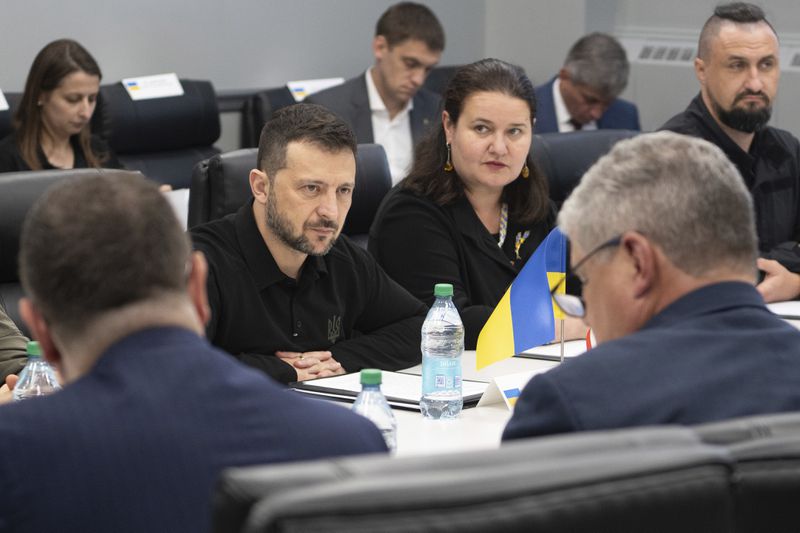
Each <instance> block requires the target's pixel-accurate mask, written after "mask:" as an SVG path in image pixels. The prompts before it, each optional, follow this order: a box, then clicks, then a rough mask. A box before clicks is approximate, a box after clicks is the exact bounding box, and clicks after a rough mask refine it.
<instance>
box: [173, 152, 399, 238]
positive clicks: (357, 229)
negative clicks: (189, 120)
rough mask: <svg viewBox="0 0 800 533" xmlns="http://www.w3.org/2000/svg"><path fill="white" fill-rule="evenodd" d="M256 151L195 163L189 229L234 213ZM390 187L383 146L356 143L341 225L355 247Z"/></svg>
mask: <svg viewBox="0 0 800 533" xmlns="http://www.w3.org/2000/svg"><path fill="white" fill-rule="evenodd" d="M257 154H258V149H257V148H243V149H241V150H235V151H233V152H227V153H224V154H219V155H216V156H214V157H212V158H210V159H208V160H206V161H201V162H200V163H198V165H197V166H196V167H195V169H194V173H193V174H192V184H191V188H190V192H189V217H188V226H189V228H192V227H194V226H196V225H198V224H202V223H204V222H208V221H209V220H215V219H217V218H221V217H223V216H225V215H227V214H229V213H234V212H236V210H237V209H239V208H240V207H241V206H242V205H243V204H244V203H245V202H246V201H247V200H248V199H249V198H250V196H251V195H250V183H249V179H248V176H249V174H250V170H251V169H253V168H255V167H256V157H257ZM391 187H392V177H391V174H390V173H389V163H388V162H387V160H386V153H385V152H384V150H383V146H381V145H379V144H359V145H358V157H357V160H356V189H355V191H353V204H352V206H351V207H350V211H349V213H348V214H347V219H346V221H345V224H344V228H342V232H343V233H344V234H345V235H347V236H348V237H350V239H351V240H353V242H355V243H356V244H358V245H359V246H361V247H363V248H366V246H367V236H368V233H369V226H370V225H371V224H372V219H373V218H374V217H375V212H376V211H377V210H378V206H379V205H380V203H381V200H382V199H383V197H384V196H385V195H386V193H387V192H389V189H390V188H391Z"/></svg>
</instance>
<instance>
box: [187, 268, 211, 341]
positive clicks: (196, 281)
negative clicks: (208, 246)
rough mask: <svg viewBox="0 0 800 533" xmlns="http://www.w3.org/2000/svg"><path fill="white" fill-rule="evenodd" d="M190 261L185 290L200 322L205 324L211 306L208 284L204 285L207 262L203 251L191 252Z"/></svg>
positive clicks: (206, 275) (206, 276)
mask: <svg viewBox="0 0 800 533" xmlns="http://www.w3.org/2000/svg"><path fill="white" fill-rule="evenodd" d="M190 261H191V263H192V271H191V272H190V273H189V280H188V282H187V284H186V290H187V292H188V294H189V299H190V300H191V302H192V305H193V306H194V309H195V311H197V318H198V319H199V320H200V324H202V325H203V326H205V325H206V324H207V323H208V321H209V319H210V318H211V307H210V306H209V305H208V286H207V285H206V281H207V279H208V263H207V262H206V258H205V256H204V255H203V252H192V256H191V259H190Z"/></svg>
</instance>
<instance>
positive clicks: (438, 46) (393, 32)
mask: <svg viewBox="0 0 800 533" xmlns="http://www.w3.org/2000/svg"><path fill="white" fill-rule="evenodd" d="M378 35H382V36H384V37H385V38H386V42H387V43H389V46H395V45H398V44H400V43H402V42H404V41H407V40H409V39H414V40H417V41H422V42H423V43H425V45H426V46H427V47H428V49H429V50H430V51H431V52H441V51H442V50H444V29H443V28H442V25H441V23H440V22H439V19H438V18H436V15H434V13H433V11H431V10H430V9H429V8H428V7H426V6H424V5H422V4H417V3H414V2H400V3H399V4H395V5H393V6H391V7H390V8H389V9H387V10H386V11H384V13H383V15H381V17H380V18H379V19H378V23H377V24H376V25H375V36H376V37H377V36H378Z"/></svg>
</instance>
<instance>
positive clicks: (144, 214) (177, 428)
mask: <svg viewBox="0 0 800 533" xmlns="http://www.w3.org/2000/svg"><path fill="white" fill-rule="evenodd" d="M20 271H21V279H22V284H23V287H24V289H25V292H26V294H27V295H28V296H29V299H23V300H22V301H21V302H20V311H21V314H22V315H23V318H24V319H25V320H26V321H27V323H28V325H29V326H30V328H31V331H32V332H33V334H34V336H35V338H36V339H37V340H38V341H39V342H40V343H41V346H42V349H43V352H44V356H45V357H46V359H47V360H49V361H50V362H51V363H52V364H54V365H55V366H56V367H58V368H59V370H60V372H61V376H62V377H63V380H64V383H65V386H64V389H63V390H61V391H60V392H57V393H55V394H53V395H52V396H48V397H44V398H34V399H30V400H23V401H21V402H18V403H14V404H8V405H4V406H2V407H0V494H2V498H0V531H17V532H41V531H60V532H78V531H81V532H82V531H115V532H141V531H154V530H158V531H170V532H181V531H186V532H197V531H201V532H202V531H208V530H209V528H210V515H211V505H210V504H211V494H212V492H213V488H214V483H215V482H216V479H217V476H218V474H219V472H220V471H221V470H222V469H223V468H225V467H227V466H234V465H248V464H256V463H270V462H281V461H294V460H304V459H312V458H318V457H324V456H332V455H333V456H336V455H345V454H353V453H365V452H379V451H383V450H385V446H384V444H383V440H382V438H381V436H380V433H379V432H378V430H377V429H376V428H375V426H374V425H372V423H371V422H369V421H368V420H366V419H364V418H361V417H358V416H356V415H354V414H352V413H350V412H348V411H347V410H346V409H342V408H341V407H339V406H336V405H332V404H327V403H322V402H319V401H314V400H310V399H306V398H301V397H298V396H297V395H295V393H292V392H289V391H286V390H284V389H283V388H281V387H280V386H278V385H277V384H276V383H274V382H273V381H271V380H270V379H268V378H267V377H265V376H264V375H263V374H261V373H259V372H256V371H254V370H251V369H248V368H247V367H245V366H243V365H241V364H240V363H238V362H236V361H235V360H234V359H233V358H231V357H230V356H229V355H227V354H225V353H223V352H220V351H218V350H216V349H214V348H213V347H211V346H210V345H209V344H208V342H206V341H205V340H204V339H203V338H202V333H203V322H204V321H205V320H206V319H207V318H208V314H209V311H208V304H207V300H206V272H207V270H206V263H205V261H204V259H203V256H202V255H201V254H200V253H192V252H191V248H190V243H189V239H188V238H187V236H186V235H185V234H184V232H183V231H182V229H181V227H180V224H179V223H178V221H177V219H176V218H175V215H174V213H173V212H172V209H171V207H170V206H169V204H168V203H167V201H166V199H165V198H164V197H163V196H162V195H161V194H160V193H159V192H158V188H157V187H156V185H154V184H152V183H150V182H147V181H146V180H145V179H143V178H139V177H136V176H129V177H114V178H113V179H110V178H108V177H105V176H102V175H97V174H93V175H86V176H83V177H80V178H78V179H76V180H69V181H66V182H64V183H62V184H60V185H57V186H56V187H54V188H52V189H50V190H49V191H48V192H47V193H46V194H45V195H44V196H43V197H42V198H41V199H40V200H39V201H38V202H37V204H36V205H35V206H34V207H33V209H32V211H31V213H30V215H29V218H28V220H27V221H26V224H25V227H24V229H23V235H22V240H21V250H20Z"/></svg>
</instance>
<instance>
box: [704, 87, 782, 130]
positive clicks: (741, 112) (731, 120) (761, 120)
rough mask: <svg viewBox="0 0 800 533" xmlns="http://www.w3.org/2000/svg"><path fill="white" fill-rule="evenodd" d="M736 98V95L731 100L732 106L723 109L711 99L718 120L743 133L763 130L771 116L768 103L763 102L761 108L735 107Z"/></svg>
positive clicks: (770, 107)
mask: <svg viewBox="0 0 800 533" xmlns="http://www.w3.org/2000/svg"><path fill="white" fill-rule="evenodd" d="M742 96H743V95H742ZM737 100H738V97H737V99H736V100H734V101H733V107H732V108H731V109H730V110H728V109H723V108H722V106H721V105H720V104H719V102H717V101H716V100H715V99H714V98H712V99H711V103H712V105H713V106H714V112H715V113H716V114H717V117H719V120H720V122H722V123H723V124H725V125H726V126H728V127H729V128H732V129H734V130H736V131H743V132H745V133H755V132H757V131H761V130H763V129H764V127H765V126H766V125H767V123H768V122H769V119H770V117H771V116H772V106H771V105H769V102H768V101H767V102H765V104H766V105H764V107H761V108H756V109H747V108H742V107H736V101H737Z"/></svg>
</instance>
